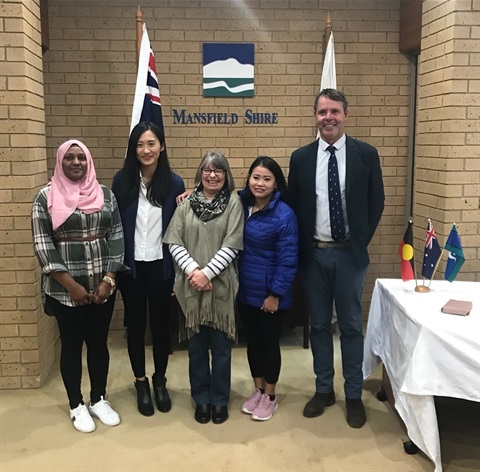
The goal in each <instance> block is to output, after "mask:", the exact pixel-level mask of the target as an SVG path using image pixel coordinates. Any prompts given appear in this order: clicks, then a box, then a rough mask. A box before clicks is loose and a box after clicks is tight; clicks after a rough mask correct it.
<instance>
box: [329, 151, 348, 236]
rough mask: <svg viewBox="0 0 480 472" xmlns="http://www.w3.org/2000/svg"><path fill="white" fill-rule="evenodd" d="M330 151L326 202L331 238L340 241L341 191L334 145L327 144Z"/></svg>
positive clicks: (342, 225) (343, 229)
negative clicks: (327, 204)
mask: <svg viewBox="0 0 480 472" xmlns="http://www.w3.org/2000/svg"><path fill="white" fill-rule="evenodd" d="M327 151H328V152H330V158H329V159H328V203H329V209H330V229H331V232H332V239H333V240H334V241H335V242H340V241H343V240H344V239H345V219H344V218H343V209H342V193H341V191H340V180H339V178H338V165H337V158H336V156H335V151H336V148H335V146H328V147H327Z"/></svg>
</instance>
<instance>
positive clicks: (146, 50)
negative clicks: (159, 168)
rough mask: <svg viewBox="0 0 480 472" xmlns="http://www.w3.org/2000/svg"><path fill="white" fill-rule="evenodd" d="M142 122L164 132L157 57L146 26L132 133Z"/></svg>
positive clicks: (140, 57)
mask: <svg viewBox="0 0 480 472" xmlns="http://www.w3.org/2000/svg"><path fill="white" fill-rule="evenodd" d="M140 121H151V122H152V123H155V124H156V125H157V126H159V127H160V129H162V130H163V117H162V103H161V100H160V89H159V86H158V79H157V68H156V66H155V56H154V54H153V51H152V47H151V45H150V39H149V37H148V32H147V27H146V26H145V24H144V25H143V34H142V43H141V46H140V56H139V58H138V71H137V84H136V87H135V99H134V101H133V110H132V121H131V123H130V131H131V130H132V129H133V128H134V127H135V126H136V125H137V124H138V123H139V122H140Z"/></svg>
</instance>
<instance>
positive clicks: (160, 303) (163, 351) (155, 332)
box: [119, 259, 173, 379]
mask: <svg viewBox="0 0 480 472" xmlns="http://www.w3.org/2000/svg"><path fill="white" fill-rule="evenodd" d="M136 269H137V276H136V278H133V277H132V276H131V275H129V274H121V275H120V280H119V286H120V291H121V293H122V298H123V304H124V306H125V326H126V327H127V344H128V355H129V357H130V363H131V365H132V370H133V374H134V376H135V377H136V378H140V377H144V376H145V330H146V328H147V313H148V314H149V315H150V316H149V320H150V331H151V333H152V343H153V363H154V367H155V374H156V377H158V378H160V379H162V378H163V377H164V376H165V372H166V371H167V364H168V356H169V355H170V352H171V344H170V332H169V312H170V303H171V300H172V296H171V294H172V290H173V279H169V280H165V279H164V278H163V261H162V260H161V259H160V260H156V261H152V262H140V261H137V262H136ZM147 310H148V311H147Z"/></svg>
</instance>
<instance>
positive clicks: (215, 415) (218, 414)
mask: <svg viewBox="0 0 480 472" xmlns="http://www.w3.org/2000/svg"><path fill="white" fill-rule="evenodd" d="M227 420H228V406H226V405H222V406H218V405H214V406H213V408H212V421H213V422H214V423H215V424H222V423H225V421H227Z"/></svg>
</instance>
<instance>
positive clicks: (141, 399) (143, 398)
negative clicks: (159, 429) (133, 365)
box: [134, 377, 155, 416]
mask: <svg viewBox="0 0 480 472" xmlns="http://www.w3.org/2000/svg"><path fill="white" fill-rule="evenodd" d="M134 385H135V389H136V390H137V408H138V411H139V412H140V413H141V414H142V415H143V416H152V415H153V414H154V413H155V410H154V409H153V402H152V394H151V393H150V384H149V383H148V379H147V378H146V377H145V380H136V381H135V382H134Z"/></svg>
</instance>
